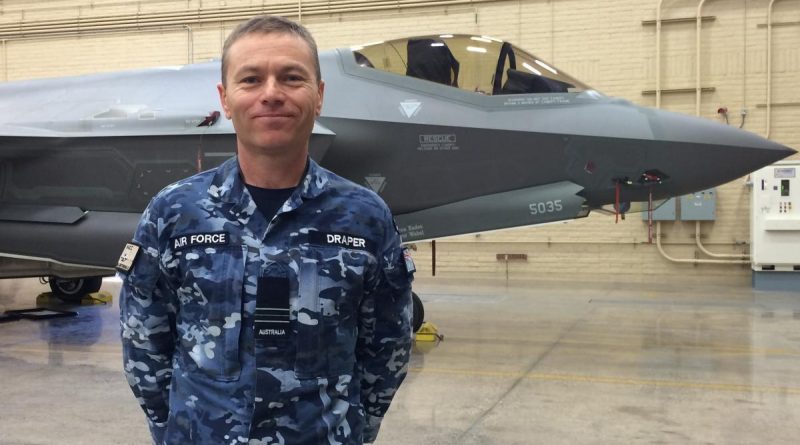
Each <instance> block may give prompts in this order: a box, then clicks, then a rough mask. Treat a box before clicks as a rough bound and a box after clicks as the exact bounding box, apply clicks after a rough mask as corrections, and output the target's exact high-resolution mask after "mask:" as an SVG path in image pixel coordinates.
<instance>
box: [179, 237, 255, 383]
mask: <svg viewBox="0 0 800 445" xmlns="http://www.w3.org/2000/svg"><path fill="white" fill-rule="evenodd" d="M245 249H246V248H245V247H244V246H225V247H192V248H187V249H185V250H181V251H178V252H176V253H175V257H176V259H177V261H176V262H175V263H176V264H177V269H178V270H176V274H177V275H178V277H179V280H180V286H179V288H178V291H177V295H178V301H179V304H180V310H179V312H178V317H177V328H178V336H179V338H178V342H179V343H180V345H181V348H180V349H181V351H182V356H181V359H182V366H183V367H184V368H185V370H188V371H194V370H199V371H201V372H203V373H204V374H205V375H206V376H208V377H210V378H212V379H214V380H220V381H231V380H237V379H238V378H239V375H240V373H241V362H240V359H239V338H240V334H241V329H242V292H243V284H244V271H245V258H246V257H245Z"/></svg>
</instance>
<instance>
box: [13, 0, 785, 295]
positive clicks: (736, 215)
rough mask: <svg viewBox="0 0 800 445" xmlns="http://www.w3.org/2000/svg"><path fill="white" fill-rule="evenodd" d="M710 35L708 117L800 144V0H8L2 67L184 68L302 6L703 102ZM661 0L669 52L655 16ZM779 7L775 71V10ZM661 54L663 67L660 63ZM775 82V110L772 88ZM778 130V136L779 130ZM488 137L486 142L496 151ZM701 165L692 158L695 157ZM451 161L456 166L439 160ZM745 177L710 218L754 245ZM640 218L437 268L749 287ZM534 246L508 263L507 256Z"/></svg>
mask: <svg viewBox="0 0 800 445" xmlns="http://www.w3.org/2000/svg"><path fill="white" fill-rule="evenodd" d="M701 4H702V9H701V10H700V15H701V16H702V17H703V22H702V28H701V33H700V48H701V50H700V84H701V86H702V87H703V88H704V89H705V91H706V92H704V93H703V94H702V95H701V98H700V99H701V100H700V108H699V111H700V113H699V114H700V115H702V116H703V117H705V118H708V119H715V120H718V119H721V116H720V115H718V114H717V110H718V109H719V108H720V107H727V108H728V110H729V119H730V124H731V125H740V124H742V114H743V113H742V112H743V111H744V112H746V117H745V118H744V119H745V120H744V123H743V127H744V128H745V129H747V130H749V131H753V132H755V133H759V134H761V135H768V136H769V137H770V138H771V139H773V140H776V141H779V142H781V143H783V144H786V145H789V146H791V147H794V148H797V149H800V2H797V1H796V0H774V2H771V1H770V0H707V1H705V0H703V1H701V0H691V1H688V0H661V1H659V0H647V1H641V0H611V1H605V2H596V1H591V0H518V1H502V0H494V1H492V0H484V1H481V0H473V1H458V0H455V1H411V0H404V1H370V2H367V1H348V2H344V1H336V0H332V1H319V0H317V1H289V2H286V1H271V2H267V1H247V0H185V1H166V0H152V1H129V0H51V1H48V2H38V1H32V0H0V80H4V81H8V80H17V79H29V78H40V77H51V76H62V75H72V74H82V73H89V72H99V71H114V70H121V69H127V68H138V67H147V66H154V65H177V64H185V63H192V62H201V61H206V60H209V59H213V58H217V57H219V52H220V48H221V46H222V42H223V41H224V38H225V36H226V35H227V33H228V32H229V31H230V30H231V29H232V28H233V26H235V24H236V23H238V22H239V21H241V20H243V19H244V18H245V17H248V16H250V15H254V14H256V13H258V12H259V11H266V12H269V13H276V14H281V15H285V16H288V17H290V18H293V19H296V20H297V19H299V20H300V21H302V22H303V23H304V24H305V25H306V26H308V27H309V28H310V29H311V30H312V32H313V33H314V35H315V36H316V38H317V41H318V44H319V46H320V48H321V49H329V48H334V47H339V46H349V45H352V44H356V43H363V42H371V41H376V40H386V39H391V38H395V37H401V36H407V35H414V34H428V33H442V32H449V33H477V34H486V35H491V36H494V37H497V38H501V39H506V40H510V41H512V42H514V43H516V44H518V45H519V46H521V47H523V48H525V49H527V50H529V51H530V52H532V53H534V54H536V55H538V56H540V57H542V58H544V59H545V60H548V61H550V62H552V63H553V64H554V65H556V66H558V67H559V68H560V69H562V70H564V71H567V72H569V73H570V74H572V75H574V76H575V77H577V78H579V79H581V80H582V81H584V82H586V83H587V84H589V85H592V86H593V87H594V88H596V89H598V90H600V91H602V92H604V93H606V94H609V95H612V96H618V97H622V98H626V99H628V100H631V101H632V102H635V103H638V104H643V105H648V106H655V105H656V102H657V99H656V95H655V94H653V91H654V90H655V89H656V83H657V81H660V88H661V89H662V94H661V99H660V102H661V103H660V106H661V108H664V109H668V110H672V111H678V112H682V113H687V114H695V112H696V95H695V92H694V89H695V86H696V77H697V75H696V72H697V70H696V60H697V57H696V54H697V52H696V44H697V39H696V38H697V33H696V21H695V17H696V16H697V14H698V6H699V5H701ZM659 5H660V9H661V17H662V19H663V20H664V21H663V22H662V27H661V38H660V40H661V45H660V52H659V51H658V50H657V48H656V40H657V38H656V33H657V31H656V26H655V24H654V21H655V19H656V15H657V9H658V7H659ZM770 5H772V21H773V26H772V27H771V33H772V38H771V46H770V48H771V65H770V66H771V68H770V69H768V63H767V61H768V44H767V43H768V28H767V26H766V24H767V20H768V11H769V9H770ZM658 61H660V73H661V76H660V79H657V76H656V69H657V66H658ZM768 83H769V85H770V87H769V88H770V89H771V98H770V101H769V102H770V113H769V117H770V119H769V123H768V122H767V121H768V119H767V115H768V113H767V103H768V100H767V90H768ZM767 133H769V134H767ZM487 149H490V148H487ZM687 162H691V159H687ZM442 168H447V167H446V166H442ZM749 199H750V198H749V189H748V188H747V186H746V178H741V179H739V180H736V181H733V182H731V183H729V184H726V185H724V186H721V187H720V188H718V205H717V220H716V221H714V222H705V223H703V224H702V235H703V237H702V238H701V239H702V241H703V243H704V244H705V245H706V246H707V247H708V248H709V249H710V250H712V251H715V252H719V253H737V254H738V253H746V252H747V251H748V249H749V219H748V210H749ZM662 230H663V233H664V239H663V241H664V244H665V249H666V250H667V251H668V252H669V254H670V255H671V256H673V257H679V258H695V257H700V258H702V257H703V255H702V254H700V253H699V250H698V249H697V248H696V247H695V241H694V233H695V226H694V224H693V223H680V222H676V223H665V224H664V225H663V227H662ZM647 239H648V235H647V226H646V224H645V223H644V222H643V221H642V220H641V217H639V215H629V217H628V218H627V219H626V220H624V221H620V222H619V223H617V224H615V223H614V218H613V217H608V216H604V215H596V214H593V215H591V216H590V217H589V218H586V219H583V220H578V221H572V222H570V223H568V224H558V225H548V226H541V227H535V228H524V229H514V230H506V231H499V232H492V233H484V234H480V235H468V236H460V237H454V238H450V239H443V240H439V241H438V242H437V243H436V274H437V276H443V277H463V278H478V277H481V278H497V279H505V278H506V277H507V278H508V279H511V280H521V279H526V280H537V279H548V280H570V281H574V280H587V281H619V280H625V281H633V282H642V283H646V282H669V281H672V280H681V281H693V280H696V281H704V282H712V283H713V282H718V283H723V282H724V283H730V282H738V283H741V284H743V285H744V284H746V283H748V282H749V280H750V269H749V267H748V266H746V265H745V266H742V265H706V264H703V265H691V264H676V263H671V262H669V261H667V260H666V259H664V258H663V257H662V256H661V255H660V254H659V253H658V251H657V249H656V246H655V245H653V244H648V243H647ZM431 247H432V246H431V244H430V243H419V244H417V245H416V248H417V251H416V254H415V259H416V262H417V266H418V269H419V274H420V276H428V275H430V274H431V273H432V255H431V253H432V252H431ZM505 253H514V254H526V255H527V259H526V260H512V261H508V262H505V261H502V260H498V259H497V254H505Z"/></svg>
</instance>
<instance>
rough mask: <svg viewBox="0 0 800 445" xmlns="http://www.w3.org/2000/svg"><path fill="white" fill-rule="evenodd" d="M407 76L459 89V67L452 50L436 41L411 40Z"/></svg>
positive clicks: (408, 47) (409, 41) (409, 42)
mask: <svg viewBox="0 0 800 445" xmlns="http://www.w3.org/2000/svg"><path fill="white" fill-rule="evenodd" d="M407 50H408V53H407V54H408V60H407V62H406V75H407V76H411V77H416V78H418V79H424V80H430V81H431V82H436V83H441V84H444V85H449V86H453V87H458V67H459V63H458V60H456V58H455V56H453V53H452V52H451V51H450V48H448V47H447V45H446V44H445V43H444V42H442V41H440V40H435V39H409V40H408V46H407Z"/></svg>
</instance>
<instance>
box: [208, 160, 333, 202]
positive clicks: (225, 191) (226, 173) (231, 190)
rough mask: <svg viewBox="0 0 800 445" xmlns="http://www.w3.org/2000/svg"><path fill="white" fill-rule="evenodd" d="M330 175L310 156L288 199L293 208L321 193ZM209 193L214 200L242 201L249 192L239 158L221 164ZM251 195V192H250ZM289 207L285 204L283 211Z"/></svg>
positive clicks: (325, 187) (326, 185)
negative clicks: (300, 178) (295, 188)
mask: <svg viewBox="0 0 800 445" xmlns="http://www.w3.org/2000/svg"><path fill="white" fill-rule="evenodd" d="M329 180H330V177H329V176H328V174H327V171H326V170H325V169H323V168H322V167H320V166H319V164H317V163H316V162H314V160H313V159H311V158H308V168H307V169H306V173H305V175H304V176H303V179H302V180H301V181H300V184H299V185H298V186H297V190H295V192H294V193H293V194H292V196H291V197H290V198H289V200H288V201H287V204H288V205H289V206H290V207H291V208H296V207H298V206H299V205H300V204H301V203H302V201H303V200H309V199H314V198H316V197H317V196H319V195H321V194H322V193H323V192H324V191H325V190H326V189H327V187H328V183H329ZM208 194H209V195H210V197H211V198H212V199H214V200H219V201H222V202H230V203H242V201H243V199H242V198H243V197H244V195H245V194H248V193H247V187H246V186H245V183H244V180H243V178H242V170H241V168H240V167H239V158H238V156H234V157H232V158H230V159H228V160H227V161H225V162H224V163H222V165H220V166H219V167H218V168H217V170H216V172H215V173H214V178H213V179H212V180H211V185H210V186H209V188H208ZM248 195H249V194H248ZM287 210H289V209H287V208H286V206H284V208H283V209H282V211H287Z"/></svg>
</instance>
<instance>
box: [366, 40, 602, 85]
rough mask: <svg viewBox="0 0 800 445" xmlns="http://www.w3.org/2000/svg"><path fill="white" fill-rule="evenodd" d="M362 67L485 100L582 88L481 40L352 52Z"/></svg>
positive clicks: (532, 59)
mask: <svg viewBox="0 0 800 445" xmlns="http://www.w3.org/2000/svg"><path fill="white" fill-rule="evenodd" d="M352 50H353V55H354V57H355V59H356V63H358V64H359V65H361V66H363V67H367V68H374V69H378V70H382V71H388V72H390V73H394V74H400V75H403V76H409V77H416V78H418V79H423V80H427V81H430V82H436V83H440V84H443V85H448V86H452V87H456V88H460V89H462V90H467V91H471V92H474V93H478V94H485V95H503V94H531V93H579V92H582V91H585V90H588V89H589V87H587V86H586V85H585V84H583V83H581V82H580V81H578V80H577V79H575V78H573V77H570V76H569V75H567V74H565V73H563V72H561V71H559V70H558V69H556V68H554V67H553V66H551V65H549V64H547V63H546V62H544V61H543V60H541V59H540V58H538V57H536V56H534V55H532V54H530V53H528V52H526V51H523V50H521V49H520V48H518V47H515V46H513V45H511V44H510V43H508V42H503V41H502V40H497V39H494V38H491V37H485V36H470V35H452V34H443V35H438V36H423V37H413V38H406V39H397V40H391V41H387V42H376V43H371V44H366V45H362V46H357V47H353V48H352Z"/></svg>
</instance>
